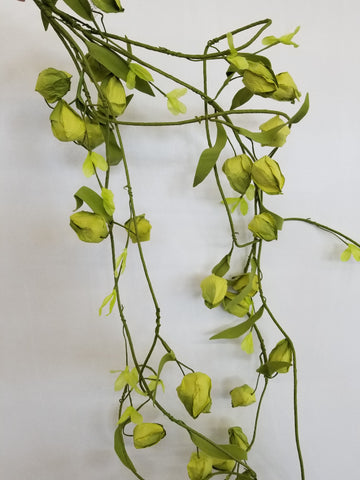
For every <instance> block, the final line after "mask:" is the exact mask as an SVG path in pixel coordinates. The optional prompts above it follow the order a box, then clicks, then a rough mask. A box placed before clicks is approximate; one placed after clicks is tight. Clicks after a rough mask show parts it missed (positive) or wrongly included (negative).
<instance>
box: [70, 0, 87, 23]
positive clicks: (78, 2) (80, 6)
mask: <svg viewBox="0 0 360 480" xmlns="http://www.w3.org/2000/svg"><path fill="white" fill-rule="evenodd" d="M64 2H65V3H66V5H68V6H69V7H70V8H71V9H72V10H74V12H75V13H77V14H78V15H80V17H82V18H85V20H91V19H92V18H93V16H92V12H91V7H90V3H89V2H88V0H64Z"/></svg>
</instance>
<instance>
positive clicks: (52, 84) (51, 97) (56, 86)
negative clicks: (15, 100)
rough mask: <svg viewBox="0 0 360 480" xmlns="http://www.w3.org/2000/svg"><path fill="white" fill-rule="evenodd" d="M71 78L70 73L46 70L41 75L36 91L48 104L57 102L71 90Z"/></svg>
mask: <svg viewBox="0 0 360 480" xmlns="http://www.w3.org/2000/svg"><path fill="white" fill-rule="evenodd" d="M71 77H72V75H70V73H67V72H63V71H62V70H56V68H46V69H45V70H43V71H42V72H40V73H39V76H38V79H37V82H36V85H35V91H36V92H39V93H40V95H42V96H43V97H44V98H45V100H46V101H47V102H49V103H54V102H57V101H58V100H60V99H61V98H62V97H63V96H64V95H65V94H66V93H67V92H68V91H69V90H70V83H71V80H70V79H71Z"/></svg>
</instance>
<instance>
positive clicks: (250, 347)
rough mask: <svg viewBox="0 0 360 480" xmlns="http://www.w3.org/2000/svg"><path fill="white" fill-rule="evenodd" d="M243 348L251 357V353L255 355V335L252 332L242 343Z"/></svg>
mask: <svg viewBox="0 0 360 480" xmlns="http://www.w3.org/2000/svg"><path fill="white" fill-rule="evenodd" d="M241 348H242V350H244V352H246V353H248V354H249V355H250V354H251V353H254V342H253V335H252V332H251V331H250V332H249V333H248V334H247V335H246V337H245V338H244V340H243V341H242V342H241Z"/></svg>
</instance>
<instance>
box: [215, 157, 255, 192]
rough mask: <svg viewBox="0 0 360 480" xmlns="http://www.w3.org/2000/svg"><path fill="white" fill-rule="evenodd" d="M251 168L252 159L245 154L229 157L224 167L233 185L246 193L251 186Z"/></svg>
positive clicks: (236, 189) (235, 188) (237, 190)
mask: <svg viewBox="0 0 360 480" xmlns="http://www.w3.org/2000/svg"><path fill="white" fill-rule="evenodd" d="M251 168H252V161H251V160H250V158H249V157H248V156H247V155H245V154H242V155H236V156H235V157H232V158H228V159H227V160H226V161H225V163H224V165H223V167H222V169H223V172H224V173H225V175H226V176H227V179H228V180H229V183H230V185H231V187H232V188H233V189H234V190H235V191H236V192H239V193H241V194H244V193H245V192H246V190H247V189H248V188H249V185H250V182H251Z"/></svg>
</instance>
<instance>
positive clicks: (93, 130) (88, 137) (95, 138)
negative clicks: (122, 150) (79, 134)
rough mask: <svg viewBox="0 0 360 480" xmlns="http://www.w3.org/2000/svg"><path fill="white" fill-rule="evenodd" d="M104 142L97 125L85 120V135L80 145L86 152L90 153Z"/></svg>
mask: <svg viewBox="0 0 360 480" xmlns="http://www.w3.org/2000/svg"><path fill="white" fill-rule="evenodd" d="M103 142H104V135H103V133H102V130H101V128H100V125H99V124H98V123H92V122H90V120H87V119H86V120H85V135H84V137H83V138H82V139H81V141H80V143H81V145H83V146H84V147H85V148H86V149H87V150H89V151H92V150H94V149H95V148H96V147H98V146H99V145H101V144H102V143H103Z"/></svg>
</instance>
